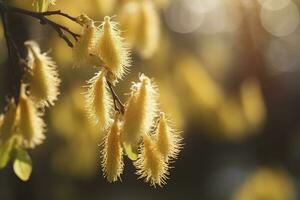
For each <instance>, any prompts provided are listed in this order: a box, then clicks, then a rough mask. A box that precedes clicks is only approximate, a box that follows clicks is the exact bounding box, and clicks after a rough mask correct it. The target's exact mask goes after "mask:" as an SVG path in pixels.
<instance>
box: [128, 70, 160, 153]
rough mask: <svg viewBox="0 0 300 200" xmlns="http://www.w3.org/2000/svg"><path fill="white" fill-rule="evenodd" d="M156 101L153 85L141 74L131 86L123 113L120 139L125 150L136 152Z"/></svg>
mask: <svg viewBox="0 0 300 200" xmlns="http://www.w3.org/2000/svg"><path fill="white" fill-rule="evenodd" d="M156 101H157V92H156V88H155V86H154V85H153V83H152V82H151V80H150V79H149V78H148V77H147V76H145V75H141V76H140V82H139V83H136V84H134V85H133V86H132V92H131V96H130V98H129V100H128V102H127V104H126V111H125V114H124V126H123V130H122V141H123V145H124V147H125V149H126V151H127V150H128V151H133V152H136V151H137V146H138V144H139V141H140V139H141V136H142V134H144V133H147V132H149V131H150V129H151V126H152V125H153V120H154V117H155V115H156V111H157V102H156ZM131 159H134V158H131Z"/></svg>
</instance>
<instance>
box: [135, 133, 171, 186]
mask: <svg viewBox="0 0 300 200" xmlns="http://www.w3.org/2000/svg"><path fill="white" fill-rule="evenodd" d="M143 138H144V144H143V146H142V152H141V154H139V156H138V159H137V160H136V161H135V162H134V165H135V166H136V168H137V175H139V177H140V178H145V181H146V182H149V183H150V184H151V185H153V186H156V185H159V186H162V185H164V184H166V179H167V175H168V171H167V169H168V166H167V164H166V163H165V161H164V159H163V158H162V155H161V154H160V153H159V152H158V150H157V149H156V147H155V145H154V142H153V141H152V139H151V137H150V136H149V135H147V134H144V137H143Z"/></svg>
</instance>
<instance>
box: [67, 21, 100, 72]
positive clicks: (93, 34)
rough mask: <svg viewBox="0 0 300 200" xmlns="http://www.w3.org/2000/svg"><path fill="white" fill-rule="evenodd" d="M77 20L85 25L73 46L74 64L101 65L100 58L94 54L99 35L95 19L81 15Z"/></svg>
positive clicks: (79, 65) (78, 65) (77, 65)
mask: <svg viewBox="0 0 300 200" xmlns="http://www.w3.org/2000/svg"><path fill="white" fill-rule="evenodd" d="M77 20H78V22H79V23H81V24H82V25H83V32H82V34H81V36H80V38H79V40H78V41H77V42H76V43H75V45H74V47H73V60H74V66H75V67H83V66H84V67H89V66H94V65H100V63H101V61H100V59H99V58H98V57H97V56H95V55H93V51H94V48H95V42H96V40H97V39H98V37H99V34H98V29H97V27H96V26H95V25H94V21H93V20H91V19H90V18H89V17H88V16H86V15H80V16H79V17H78V18H77Z"/></svg>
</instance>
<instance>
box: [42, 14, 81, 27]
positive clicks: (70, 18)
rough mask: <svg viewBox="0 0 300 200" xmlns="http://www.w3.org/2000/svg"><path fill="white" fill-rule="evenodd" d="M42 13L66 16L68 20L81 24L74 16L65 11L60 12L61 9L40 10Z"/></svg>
mask: <svg viewBox="0 0 300 200" xmlns="http://www.w3.org/2000/svg"><path fill="white" fill-rule="evenodd" d="M41 14H42V15H44V16H50V15H60V16H63V17H65V18H68V19H69V20H71V21H73V22H75V23H77V24H79V25H81V24H80V23H79V22H78V21H77V18H76V17H72V16H70V15H68V14H67V13H63V12H61V10H54V11H46V12H42V13H41Z"/></svg>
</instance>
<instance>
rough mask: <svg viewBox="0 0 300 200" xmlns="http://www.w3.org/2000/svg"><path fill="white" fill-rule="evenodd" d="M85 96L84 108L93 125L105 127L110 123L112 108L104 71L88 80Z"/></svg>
mask: <svg viewBox="0 0 300 200" xmlns="http://www.w3.org/2000/svg"><path fill="white" fill-rule="evenodd" d="M88 84H89V86H88V91H87V93H86V95H85V97H86V109H87V113H88V116H89V118H90V119H91V121H92V122H93V123H94V124H95V125H99V126H100V127H101V128H102V129H105V128H106V127H107V125H108V124H109V123H110V115H111V110H112V100H111V95H110V94H109V91H108V86H107V83H106V78H105V72H102V71H100V72H98V73H97V74H96V75H95V76H94V77H93V78H92V79H91V80H89V81H88Z"/></svg>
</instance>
